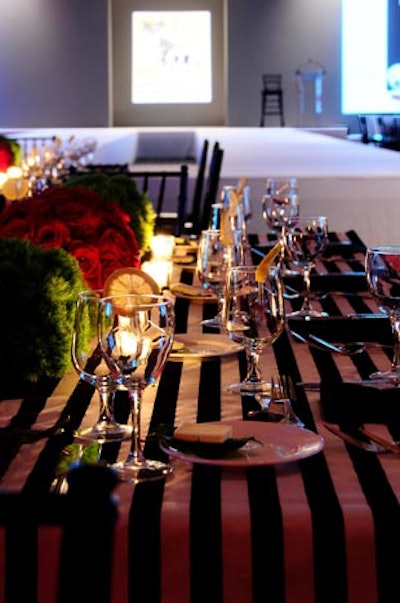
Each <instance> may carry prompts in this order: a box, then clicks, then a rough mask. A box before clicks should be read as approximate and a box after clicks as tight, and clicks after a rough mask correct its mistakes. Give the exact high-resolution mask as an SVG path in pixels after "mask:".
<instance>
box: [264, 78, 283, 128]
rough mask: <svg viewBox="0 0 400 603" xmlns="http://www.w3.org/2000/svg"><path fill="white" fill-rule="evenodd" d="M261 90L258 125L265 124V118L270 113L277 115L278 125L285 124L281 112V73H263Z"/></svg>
mask: <svg viewBox="0 0 400 603" xmlns="http://www.w3.org/2000/svg"><path fill="white" fill-rule="evenodd" d="M262 85H263V88H262V90H261V119H260V126H261V127H264V126H265V119H266V117H268V116H270V115H275V116H278V117H279V120H280V125H281V126H282V127H283V126H284V125H285V118H284V113H283V89H282V75H281V74H280V73H264V74H263V76H262Z"/></svg>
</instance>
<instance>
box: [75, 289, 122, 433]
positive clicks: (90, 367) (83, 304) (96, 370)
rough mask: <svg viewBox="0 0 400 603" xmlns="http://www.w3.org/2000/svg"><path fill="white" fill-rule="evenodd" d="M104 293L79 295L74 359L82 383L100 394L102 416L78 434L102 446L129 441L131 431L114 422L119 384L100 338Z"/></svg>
mask: <svg viewBox="0 0 400 603" xmlns="http://www.w3.org/2000/svg"><path fill="white" fill-rule="evenodd" d="M102 294H103V291H102V290H85V291H81V292H80V293H78V297H77V301H76V309H75V320H74V327H73V332H72V345H71V356H72V363H73V366H74V368H75V370H76V372H77V373H78V375H79V377H80V379H81V380H82V381H85V382H86V383H90V385H93V386H94V387H95V388H96V390H97V391H98V393H99V398H100V413H99V417H98V419H97V421H96V423H95V424H94V425H92V426H91V427H81V428H80V429H78V430H77V431H76V432H75V435H76V436H77V438H78V439H79V440H84V441H97V442H101V443H105V442H115V441H121V440H123V439H125V438H128V437H130V435H131V432H132V429H131V427H130V426H128V425H123V424H120V423H118V422H117V421H116V420H115V418H114V393H115V391H116V389H117V383H116V382H115V380H114V379H113V378H112V375H111V372H110V370H109V368H108V366H107V364H106V363H105V362H104V359H103V357H102V354H101V347H100V343H99V338H98V330H97V320H98V313H99V303H100V299H101V297H102Z"/></svg>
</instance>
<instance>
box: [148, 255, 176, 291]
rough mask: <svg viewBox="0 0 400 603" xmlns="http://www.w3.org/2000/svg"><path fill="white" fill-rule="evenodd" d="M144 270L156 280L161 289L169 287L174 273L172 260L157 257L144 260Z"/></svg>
mask: <svg viewBox="0 0 400 603" xmlns="http://www.w3.org/2000/svg"><path fill="white" fill-rule="evenodd" d="M142 270H143V271H144V272H146V273H147V274H149V275H150V276H151V277H152V278H153V279H154V280H155V281H156V283H157V284H158V286H159V287H160V289H162V288H163V287H168V285H169V281H170V278H171V275H172V262H171V261H169V260H159V259H157V260H150V261H149V262H143V264H142Z"/></svg>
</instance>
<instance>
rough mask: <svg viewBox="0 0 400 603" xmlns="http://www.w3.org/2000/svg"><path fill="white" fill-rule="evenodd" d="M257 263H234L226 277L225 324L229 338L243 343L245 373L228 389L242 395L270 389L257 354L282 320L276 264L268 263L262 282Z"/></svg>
mask: <svg viewBox="0 0 400 603" xmlns="http://www.w3.org/2000/svg"><path fill="white" fill-rule="evenodd" d="M256 271H257V267H256V266H234V267H232V268H230V269H229V271H228V273H227V277H226V295H225V304H224V313H223V317H224V324H225V329H226V331H227V333H228V336H229V338H230V339H232V340H233V341H235V342H236V343H239V344H241V345H243V346H244V349H245V352H246V358H247V375H246V377H245V379H244V380H243V381H242V382H241V383H235V384H231V385H228V390H229V391H231V392H234V393H238V394H241V395H247V396H251V395H256V394H261V393H270V392H271V384H270V383H269V382H266V381H264V380H263V378H262V375H261V370H260V366H259V363H260V357H261V354H262V352H263V351H264V350H265V348H266V347H267V346H270V345H272V344H273V343H274V341H275V340H276V339H277V338H278V337H279V335H280V334H281V333H282V331H283V328H284V323H285V314H284V303H283V292H282V283H281V279H280V276H279V268H278V267H277V266H271V267H270V268H269V270H268V272H267V275H266V278H265V279H264V281H263V282H259V281H258V280H257V279H256Z"/></svg>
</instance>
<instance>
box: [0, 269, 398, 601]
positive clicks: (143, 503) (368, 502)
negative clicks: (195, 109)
mask: <svg viewBox="0 0 400 603" xmlns="http://www.w3.org/2000/svg"><path fill="white" fill-rule="evenodd" d="M327 265H328V266H330V265H331V263H329V262H328V264H327ZM339 265H340V266H341V265H342V264H341V263H339ZM320 269H321V268H320ZM186 274H189V273H188V272H186ZM192 274H193V273H192ZM184 278H185V277H184ZM357 299H358V302H357V303H359V302H360V301H361V302H362V304H363V307H364V308H365V312H368V313H369V314H375V313H376V312H377V308H376V305H375V304H374V302H373V300H372V299H371V298H368V297H365V298H364V297H360V298H357ZM177 301H178V300H177ZM185 301H186V300H185ZM315 303H317V304H319V303H320V304H321V305H322V306H324V307H325V308H326V307H329V308H330V309H331V310H334V312H333V314H334V315H335V316H337V317H338V318H337V321H336V322H335V321H334V320H333V319H332V320H331V321H329V320H328V321H310V323H311V326H312V327H313V328H315V329H317V328H318V329H322V336H325V335H327V334H329V333H332V329H333V332H334V333H335V334H336V333H337V331H336V329H337V325H338V324H339V321H340V320H341V319H340V316H343V314H346V313H352V314H354V312H355V309H354V305H353V304H354V300H353V298H345V297H343V298H342V297H335V296H334V295H333V296H331V297H330V299H328V298H325V299H321V300H320V301H317V302H315ZM177 306H178V307H179V303H178V304H177ZM206 307H208V304H204V306H202V305H198V304H192V303H189V304H188V308H187V315H186V317H185V321H186V325H187V326H188V328H189V330H191V332H197V333H201V331H202V328H201V325H200V319H201V317H202V316H203V315H204V312H205V308H206ZM214 311H215V308H214ZM370 320H371V322H368V330H369V329H370V326H369V325H371V324H373V325H375V326H376V323H378V326H377V327H376V329H375V326H374V329H375V330H376V331H377V332H379V330H380V328H381V325H382V322H383V321H384V320H385V319H382V318H376V319H375V318H371V319H370ZM293 322H295V321H293ZM348 322H351V321H350V320H349V321H348ZM361 322H362V321H354V322H351V324H352V329H353V331H354V329H355V331H354V332H357V329H360V331H359V332H360V333H365V330H363V329H364V328H365V326H364V325H362V324H361ZM327 324H331V327H329V328H328V326H326V325H327ZM289 325H290V326H292V325H291V323H289ZM323 325H325V326H323ZM354 325H355V326H354ZM182 328H183V327H182ZM324 329H325V330H324ZM342 331H343V332H344V333H346V332H348V331H347V325H346V328H344V329H342ZM318 332H321V331H318ZM354 332H352V335H353V334H354ZM222 337H224V336H222ZM364 339H365V336H364ZM361 356H362V357H361V358H356V357H345V356H342V355H338V354H331V353H328V352H323V351H321V350H318V349H315V348H313V347H311V346H307V345H306V344H302V343H299V342H298V341H297V340H295V339H294V338H293V337H292V336H291V334H290V331H289V330H288V329H287V330H286V332H285V333H284V334H283V335H282V337H281V338H280V339H279V340H278V341H277V342H276V343H275V344H274V346H273V348H271V349H268V350H266V352H265V353H264V354H263V358H262V370H263V373H264V375H265V377H266V378H268V377H269V376H270V375H277V374H278V373H279V372H281V373H287V374H290V375H291V376H292V378H293V379H294V381H295V382H296V383H298V382H304V381H314V382H318V381H319V379H320V375H321V374H325V373H326V372H328V373H329V374H331V375H332V374H333V375H334V376H335V377H337V376H339V377H340V378H343V377H345V378H349V377H351V376H352V377H353V378H355V377H357V376H361V377H363V378H365V375H366V374H367V373H368V371H370V368H371V367H378V366H380V365H385V364H387V362H388V358H387V357H385V356H384V355H383V354H380V353H375V352H373V351H371V352H370V351H368V352H367V353H363V354H362V355H361ZM244 371H245V362H244V355H243V353H242V352H240V353H239V354H235V355H232V356H227V357H217V358H213V359H211V360H205V361H193V360H190V359H185V360H183V361H173V362H172V361H171V362H168V364H167V366H166V368H165V370H164V373H163V375H162V377H161V380H160V383H159V385H158V386H157V387H156V388H154V389H153V388H152V389H148V390H146V392H145V402H144V406H143V421H144V424H145V427H146V428H147V427H149V429H150V430H151V428H152V427H154V426H156V425H157V424H159V423H168V424H173V423H175V424H178V423H181V422H183V421H185V420H190V421H194V420H198V421H209V420H219V419H225V420H229V419H235V418H241V417H243V418H245V417H246V416H247V412H248V410H249V409H251V408H253V407H254V400H253V399H251V397H247V396H246V397H245V396H244V397H243V398H241V397H239V396H236V395H233V394H228V393H227V392H226V391H225V386H226V385H227V384H228V383H229V382H231V381H233V380H235V381H236V380H237V379H238V378H239V377H243V375H244ZM296 394H297V399H296V400H294V402H293V405H294V408H295V411H296V413H297V414H298V415H299V416H300V417H301V418H302V419H303V421H304V422H305V424H306V427H307V428H308V429H311V430H314V431H318V432H319V433H320V434H321V435H323V437H324V438H325V448H324V450H323V451H322V452H321V453H319V454H317V455H315V456H313V457H310V458H308V459H304V460H302V461H299V462H296V463H290V464H289V465H282V466H273V467H272V466H271V467H265V468H252V469H248V470H247V471H241V470H240V471H226V470H221V469H219V468H215V467H207V466H202V465H194V466H192V465H190V464H186V463H183V462H181V461H175V462H174V472H173V475H172V477H171V478H170V479H167V480H166V481H165V482H164V481H159V482H153V483H147V484H139V485H137V486H133V485H130V484H120V485H119V486H118V488H117V495H118V498H119V519H118V522H117V528H116V541H115V545H114V564H113V571H114V581H113V596H114V598H113V603H122V602H124V603H126V602H128V601H129V602H130V601H132V602H133V601H140V602H141V603H172V602H174V603H175V602H176V601H180V602H183V603H184V602H187V603H206V602H207V603H209V602H215V603H243V601H249V602H250V601H252V602H253V603H261V602H262V603H265V601H271V602H273V603H275V602H276V603H300V602H303V601H307V602H310V603H312V602H316V603H330V602H332V603H337V602H338V601H340V602H341V603H342V602H343V603H347V602H348V603H359V602H360V601H363V602H366V603H377V602H379V603H391V602H393V603H394V602H396V603H397V601H398V600H399V585H398V580H397V572H398V569H397V567H398V561H399V559H398V553H397V543H398V542H399V536H400V521H399V507H398V503H399V493H400V471H399V462H400V457H396V456H395V455H391V454H380V455H376V454H373V453H369V452H365V451H363V450H360V449H358V448H355V447H354V446H351V445H348V444H345V443H344V442H343V441H342V440H340V439H338V438H337V437H336V436H334V435H332V434H331V433H330V432H328V431H327V430H326V429H325V428H324V426H323V425H322V423H321V416H320V412H321V408H320V400H319V392H318V391H309V390H307V389H304V388H303V387H301V386H297V387H296ZM92 398H93V390H92V389H91V388H90V387H89V386H86V385H84V384H79V383H78V381H77V378H76V377H75V376H74V375H67V376H66V377H65V378H63V380H61V382H60V383H58V384H57V383H52V384H51V386H50V387H49V389H48V391H46V392H45V394H44V396H43V397H42V398H37V399H36V401H35V402H32V401H31V399H28V398H27V399H26V400H23V401H22V402H21V401H20V400H19V399H17V400H3V401H2V402H1V403H0V426H2V427H4V426H5V425H7V424H8V423H9V421H10V420H11V419H13V417H14V419H13V420H14V423H15V422H17V421H21V417H22V418H23V420H24V421H25V420H26V416H25V411H26V410H28V415H29V421H31V423H32V424H34V425H37V426H44V424H46V425H47V421H49V420H50V421H52V422H55V420H56V419H57V418H58V417H59V415H60V413H62V412H66V413H68V414H71V415H72V417H73V423H74V426H75V425H76V426H77V425H79V424H80V423H81V421H83V422H88V423H89V424H90V421H91V420H94V419H95V417H96V413H97V412H98V407H97V400H96V399H95V398H93V402H92V401H91V400H92ZM48 408H49V409H50V410H49V411H48V413H47V414H46V409H48ZM115 411H116V415H117V419H118V420H124V418H125V419H126V417H127V413H128V412H129V411H128V407H127V401H126V396H125V395H124V392H119V394H118V398H117V401H116V407H115ZM2 435H3V434H2ZM15 437H16V436H15V435H14V436H13V438H14V439H13V440H12V441H11V443H12V445H9V442H7V441H6V440H4V438H3V437H2V440H1V446H2V448H1V450H2V455H1V465H0V466H1V482H0V492H1V491H3V492H4V491H7V490H15V489H17V490H18V489H20V490H21V491H24V492H26V493H29V494H30V495H33V494H36V493H43V492H46V491H48V490H49V488H50V486H51V483H52V479H53V477H54V476H53V473H52V472H53V470H54V463H55V457H56V453H57V452H58V451H59V450H61V449H62V447H63V446H64V445H65V443H66V441H63V438H60V436H53V437H52V438H49V439H48V440H47V441H46V440H44V441H40V442H37V443H35V444H23V443H21V442H18V441H17V440H16V439H15ZM128 449H129V443H128V442H124V443H122V444H121V445H120V444H112V445H111V444H110V445H106V446H103V450H102V458H104V459H107V460H109V461H110V462H112V461H113V460H115V459H116V458H120V459H123V458H124V457H125V455H126V454H127V451H128ZM145 452H146V454H150V455H151V456H156V457H158V458H163V457H164V453H163V452H162V451H161V450H160V449H159V448H158V446H157V445H155V443H154V441H148V442H147V444H146V449H145ZM3 453H4V454H3ZM43 538H44V542H46V539H47V542H49V543H50V547H49V550H50V551H52V553H54V551H55V550H57V544H56V541H55V540H54V534H52V535H51V537H49V535H48V534H44V535H43ZM7 546H8V545H7V542H6V539H5V533H4V530H3V529H0V584H3V585H4V578H5V565H4V559H5V556H6V552H7ZM43 549H44V550H43ZM40 559H41V560H42V564H44V563H46V560H47V564H48V563H49V555H48V554H46V549H45V547H42V549H41V553H40ZM50 567H53V568H54V559H53V560H52V564H51V563H50ZM47 578H48V576H47ZM45 579H46V576H44V577H43V580H45ZM53 591H54V589H53ZM51 594H52V592H51V589H50V592H47V593H46V596H47V597H48V599H43V603H47V600H49V601H51V600H52V599H51ZM53 594H54V593H53ZM4 600H5V599H4V587H0V602H3V601H4ZM7 603H9V602H8V601H7ZM41 603H42V600H41Z"/></svg>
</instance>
